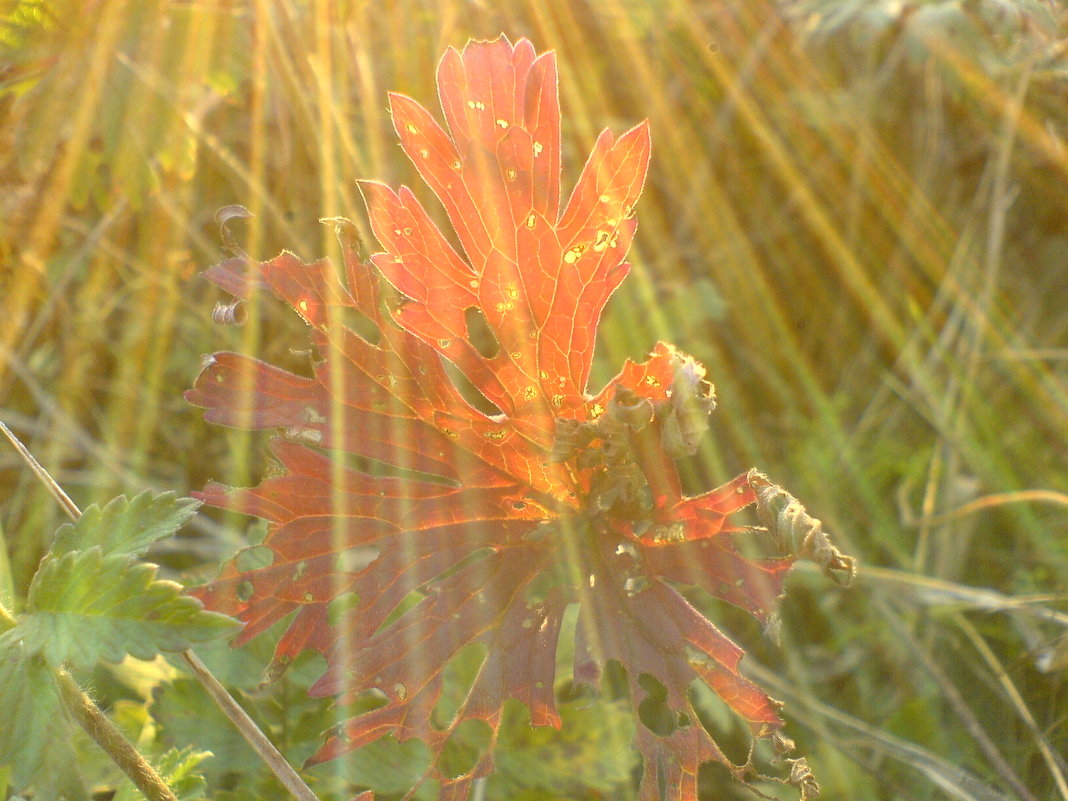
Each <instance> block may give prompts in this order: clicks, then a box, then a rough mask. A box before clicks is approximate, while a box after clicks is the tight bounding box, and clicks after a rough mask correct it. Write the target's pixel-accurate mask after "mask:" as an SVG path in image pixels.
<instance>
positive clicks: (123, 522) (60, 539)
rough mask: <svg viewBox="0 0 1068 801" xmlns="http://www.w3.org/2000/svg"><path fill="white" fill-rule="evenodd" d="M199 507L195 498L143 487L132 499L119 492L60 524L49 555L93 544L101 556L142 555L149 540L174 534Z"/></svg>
mask: <svg viewBox="0 0 1068 801" xmlns="http://www.w3.org/2000/svg"><path fill="white" fill-rule="evenodd" d="M199 508H200V502H199V501H195V500H193V499H192V498H178V497H177V496H176V495H175V494H174V493H173V492H161V493H159V494H157V493H154V492H152V491H151V490H145V491H144V492H142V493H141V494H140V495H137V496H136V497H134V499H133V500H127V498H126V496H124V495H120V496H119V497H118V498H115V499H114V500H112V501H111V502H110V503H109V504H107V505H106V506H104V507H100V506H97V505H96V504H93V505H92V506H90V507H89V508H87V509H85V510H84V511H83V512H82V516H81V517H79V518H78V521H77V522H75V523H66V524H64V525H62V526H60V527H59V529H58V530H57V531H56V536H55V539H54V540H53V542H52V556H63V555H64V554H66V553H69V552H70V551H75V550H78V551H85V550H88V549H90V548H93V547H99V548H100V551H101V555H102V556H112V555H125V556H144V554H145V552H146V551H147V550H148V549H149V548H150V547H151V546H152V544H153V543H155V542H159V541H160V540H163V539H166V538H167V537H172V536H174V534H175V533H176V532H177V531H178V529H180V528H181V527H182V526H184V525H185V524H186V523H188V522H189V521H190V519H192V517H193V515H195V514H196V513H197V509H199Z"/></svg>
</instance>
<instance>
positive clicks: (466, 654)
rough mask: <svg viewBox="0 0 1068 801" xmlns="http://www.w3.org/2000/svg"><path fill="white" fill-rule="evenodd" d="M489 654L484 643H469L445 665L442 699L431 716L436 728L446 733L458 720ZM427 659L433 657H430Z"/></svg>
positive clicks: (432, 723)
mask: <svg viewBox="0 0 1068 801" xmlns="http://www.w3.org/2000/svg"><path fill="white" fill-rule="evenodd" d="M488 652H489V649H488V648H487V647H486V645H485V644H484V643H480V642H473V643H468V644H467V645H465V646H464V647H463V648H461V649H460V650H459V651H457V652H456V654H455V656H453V657H452V659H450V660H449V662H448V664H446V665H445V672H444V678H443V686H442V690H441V697H440V698H439V699H438V702H437V704H436V705H435V706H434V711H433V712H432V713H431V715H430V723H431V725H432V726H434V728H436V729H438V730H439V731H444V730H446V729H448V728H449V726H450V725H451V724H452V723H453V721H454V720H455V719H456V715H457V713H458V712H459V711H460V708H461V707H462V706H463V704H464V702H465V701H466V700H467V696H468V694H469V693H470V692H471V687H472V686H473V685H474V683H475V679H476V678H477V676H478V671H479V669H480V668H481V667H482V663H483V662H485V661H486V654H487V653H488ZM427 658H431V657H430V656H429V655H428V657H427ZM467 722H470V721H467ZM461 725H462V724H461ZM450 775H451V774H450ZM456 775H459V774H456Z"/></svg>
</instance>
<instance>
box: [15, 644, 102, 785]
mask: <svg viewBox="0 0 1068 801" xmlns="http://www.w3.org/2000/svg"><path fill="white" fill-rule="evenodd" d="M0 709H2V710H3V716H4V723H3V725H0V765H7V766H9V768H10V782H11V786H12V788H13V789H15V790H16V791H22V790H28V789H30V788H33V789H34V790H36V797H37V798H42V799H43V798H52V799H64V798H65V799H67V801H82V799H85V798H87V797H88V796H87V795H86V792H85V788H84V786H83V784H82V781H81V778H80V777H79V776H78V773H77V770H76V769H75V764H76V757H75V753H74V749H73V748H72V747H71V735H72V726H71V724H70V722H69V721H68V720H67V717H66V715H65V714H64V711H63V707H62V703H61V701H60V699H59V695H58V694H57V692H56V688H55V684H54V682H53V678H52V672H51V671H50V670H49V669H48V668H47V667H46V666H45V664H44V663H43V662H42V661H41V660H40V659H37V658H35V657H32V656H30V655H29V654H28V653H27V652H26V650H25V649H24V648H22V647H20V646H19V645H18V644H17V643H8V644H6V645H0Z"/></svg>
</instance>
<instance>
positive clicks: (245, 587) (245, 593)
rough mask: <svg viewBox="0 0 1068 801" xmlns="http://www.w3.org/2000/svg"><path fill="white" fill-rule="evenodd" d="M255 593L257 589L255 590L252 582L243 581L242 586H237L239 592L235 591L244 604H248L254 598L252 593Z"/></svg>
mask: <svg viewBox="0 0 1068 801" xmlns="http://www.w3.org/2000/svg"><path fill="white" fill-rule="evenodd" d="M254 591H255V589H254V588H253V586H252V582H251V581H242V582H241V583H240V584H238V585H237V590H235V594H236V595H237V600H239V601H240V602H241V603H243V604H244V603H248V601H249V600H250V599H251V598H252V593H253V592H254Z"/></svg>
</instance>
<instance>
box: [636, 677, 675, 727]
mask: <svg viewBox="0 0 1068 801" xmlns="http://www.w3.org/2000/svg"><path fill="white" fill-rule="evenodd" d="M638 684H639V685H641V688H642V689H643V690H645V692H646V693H648V694H647V695H646V696H645V698H644V699H643V700H642V702H641V703H640V704H638V717H639V719H640V720H641V722H642V723H644V724H645V727H646V728H647V729H649V730H651V731H653V732H654V733H656V734H659V735H660V736H661V737H667V736H669V735H670V734H671V733H672V732H673V731H675V729H676V728H678V721H677V720H676V717H675V712H674V711H672V710H671V709H669V708H668V706H667V704H666V703H665V702H666V701H667V688H665V687H664V685H663V684H661V683H660V682H659V681H658V680H657V679H656V678H655V677H653V676H650V675H649V674H648V673H643V674H642V675H641V676H639V677H638Z"/></svg>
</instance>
